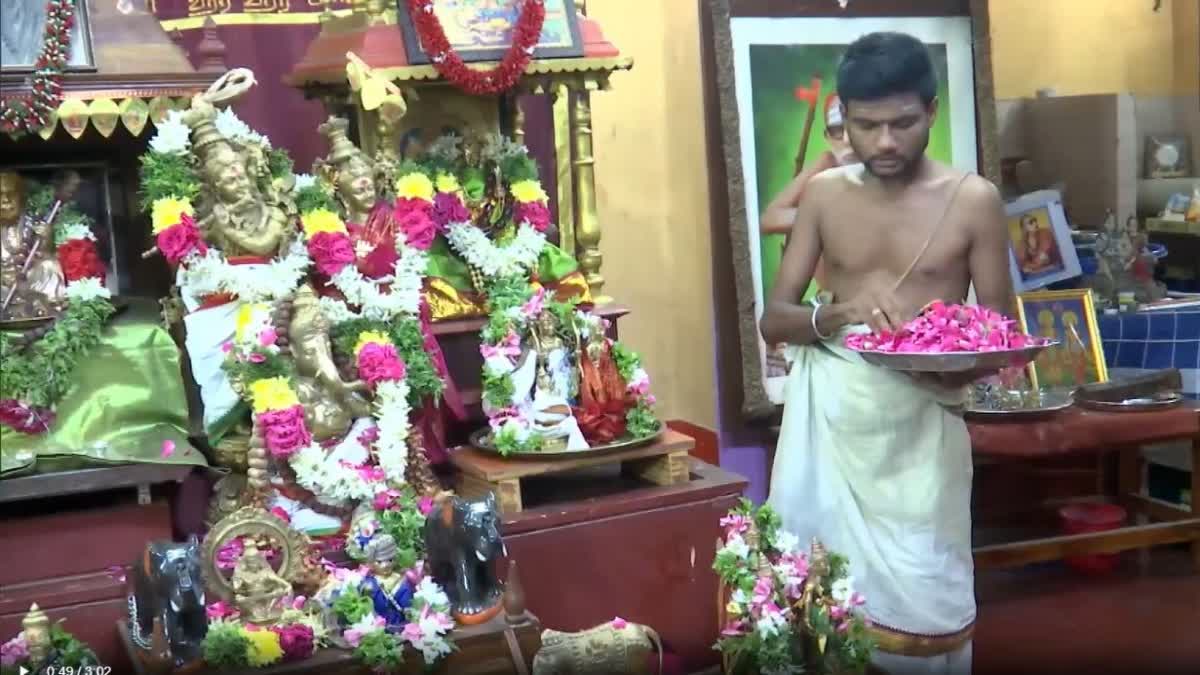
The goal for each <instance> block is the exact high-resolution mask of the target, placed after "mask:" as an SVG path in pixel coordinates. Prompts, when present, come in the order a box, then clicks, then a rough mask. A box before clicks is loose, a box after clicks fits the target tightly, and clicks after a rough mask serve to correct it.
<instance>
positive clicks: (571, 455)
mask: <svg viewBox="0 0 1200 675" xmlns="http://www.w3.org/2000/svg"><path fill="white" fill-rule="evenodd" d="M662 432H663V425H662V424H661V423H660V424H659V425H658V431H656V432H654V433H653V434H651V435H649V436H643V437H641V438H622V439H620V440H617V441H613V442H612V443H605V444H604V445H597V446H594V447H590V448H586V449H584V450H554V451H550V452H511V453H509V454H507V455H502V454H501V453H500V451H499V450H497V449H496V446H495V445H494V444H493V443H492V430H491V429H490V428H488V427H484V428H483V429H478V430H476V431H475V432H474V433H472V434H471V446H472V447H475V448H479V449H480V450H483V451H485V452H490V453H494V454H496V455H499V456H501V457H504V458H505V459H533V460H540V461H544V460H556V459H579V458H580V457H601V456H603V455H609V454H613V453H617V452H620V451H622V450H628V449H630V448H636V447H640V446H643V445H648V444H650V443H653V442H654V441H656V440H658V437H659V436H661V435H662Z"/></svg>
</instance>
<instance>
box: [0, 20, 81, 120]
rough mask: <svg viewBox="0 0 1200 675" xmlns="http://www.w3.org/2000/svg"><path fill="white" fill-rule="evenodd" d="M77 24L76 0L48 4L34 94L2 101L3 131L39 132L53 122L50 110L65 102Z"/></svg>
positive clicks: (0, 103) (0, 107) (31, 85)
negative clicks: (66, 74) (69, 56)
mask: <svg viewBox="0 0 1200 675" xmlns="http://www.w3.org/2000/svg"><path fill="white" fill-rule="evenodd" d="M74 25H75V5H74V2H73V0H50V2H48V3H46V28H45V30H44V32H43V37H42V52H41V54H39V55H38V60H37V63H36V64H34V73H33V80H32V82H31V83H30V88H31V89H32V93H31V94H30V96H28V97H22V98H18V99H11V100H10V99H4V100H0V131H3V132H5V133H9V134H22V133H36V132H38V131H41V130H42V128H43V127H45V126H46V124H47V123H48V122H49V121H50V113H52V112H54V110H55V109H56V108H58V104H59V103H61V102H62V78H63V69H64V68H66V65H67V52H68V50H70V47H71V27H72V26H74Z"/></svg>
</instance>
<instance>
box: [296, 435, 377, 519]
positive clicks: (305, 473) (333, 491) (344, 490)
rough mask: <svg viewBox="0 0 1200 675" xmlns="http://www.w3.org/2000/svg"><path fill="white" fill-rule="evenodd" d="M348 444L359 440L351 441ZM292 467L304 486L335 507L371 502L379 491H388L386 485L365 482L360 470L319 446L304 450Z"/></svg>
mask: <svg viewBox="0 0 1200 675" xmlns="http://www.w3.org/2000/svg"><path fill="white" fill-rule="evenodd" d="M346 442H353V443H357V442H358V441H357V440H352V439H349V438H348V439H346ZM288 464H289V466H291V467H292V472H293V473H295V474H296V483H297V484H298V485H299V486H300V487H302V488H304V489H305V490H308V491H309V492H312V493H313V494H314V495H315V496H316V497H317V499H318V500H319V501H322V502H325V503H328V504H331V505H336V504H339V503H341V502H346V501H362V500H364V499H371V498H372V497H374V496H375V493H376V492H379V491H380V490H385V489H387V486H386V485H384V484H382V483H377V482H372V481H368V480H365V479H364V478H363V476H362V474H360V473H359V471H358V468H357V467H351V466H346V465H345V464H343V463H342V462H341V460H339V459H336V458H335V457H334V456H333V455H332V454H330V453H329V452H327V451H326V450H325V448H322V447H321V446H320V445H317V444H316V443H312V444H309V445H307V446H305V447H303V448H301V449H300V450H299V451H297V452H296V453H295V454H293V455H292V456H291V457H290V458H289V459H288Z"/></svg>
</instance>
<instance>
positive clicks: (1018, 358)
mask: <svg viewBox="0 0 1200 675" xmlns="http://www.w3.org/2000/svg"><path fill="white" fill-rule="evenodd" d="M1056 344H1058V342H1057V341H1054V342H1050V343H1047V344H1044V345H1038V346H1034V347H1025V348H1022V349H1005V350H1002V351H995V352H944V353H941V354H915V353H913V354H904V353H897V352H866V351H861V352H856V353H857V354H860V355H861V356H862V358H863V360H864V361H866V362H867V363H870V364H871V365H875V366H880V367H882V368H887V369H889V370H903V371H908V372H915V373H961V372H965V371H968V370H996V371H998V370H1002V369H1004V368H1020V367H1021V366H1024V365H1026V364H1028V363H1029V362H1030V361H1033V360H1034V359H1035V358H1037V355H1038V354H1040V353H1042V351H1044V350H1046V349H1048V348H1050V347H1053V346H1054V345H1056Z"/></svg>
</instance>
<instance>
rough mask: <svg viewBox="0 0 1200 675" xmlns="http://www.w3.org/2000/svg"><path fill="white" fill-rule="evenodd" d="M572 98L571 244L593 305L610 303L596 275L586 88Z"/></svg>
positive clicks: (596, 242) (596, 240)
mask: <svg viewBox="0 0 1200 675" xmlns="http://www.w3.org/2000/svg"><path fill="white" fill-rule="evenodd" d="M575 93H576V96H574V99H575V100H574V104H575V106H574V111H573V113H574V114H573V119H572V123H573V125H572V126H573V127H574V128H573V129H572V133H573V141H574V150H575V161H574V163H573V164H574V167H575V240H576V241H577V242H578V256H577V257H578V259H579V266H580V267H581V268H582V270H583V275H584V278H585V279H587V283H588V286H589V287H590V288H591V291H592V297H593V298H595V300H596V303H597V304H603V303H606V302H610V301H611V298H608V297H606V296H605V295H604V294H603V293H602V289H603V288H604V277H602V276H601V275H600V264H601V263H602V262H603V260H604V258H603V256H601V255H600V219H599V218H598V217H597V214H596V170H595V164H596V160H595V158H594V157H593V156H592V104H591V100H590V99H589V97H588V92H587V87H586V86H583V87H580V88H579V89H578V90H577V91H576V92H575Z"/></svg>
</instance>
